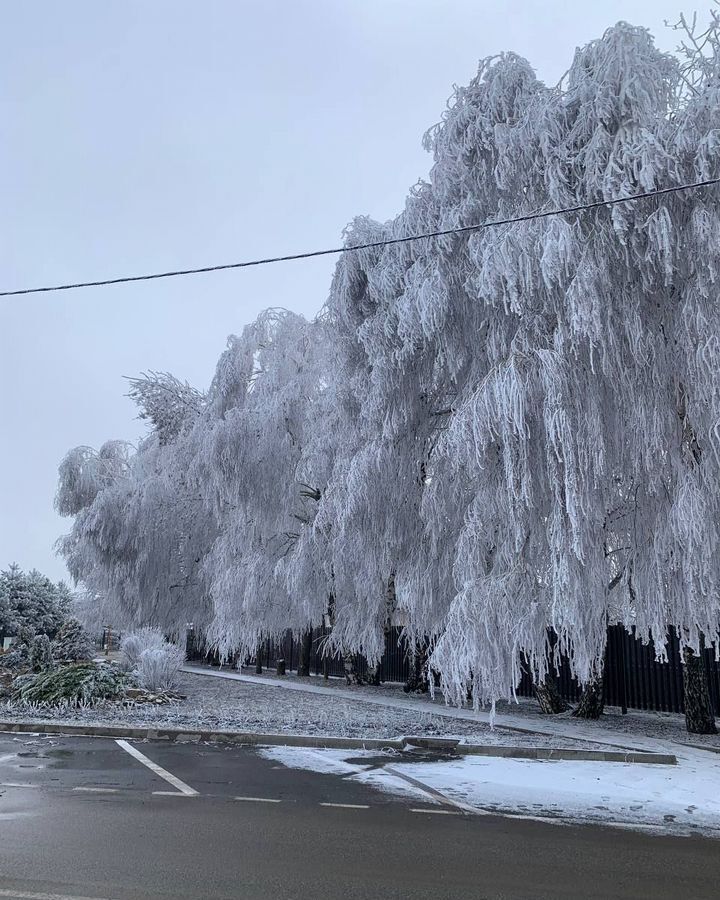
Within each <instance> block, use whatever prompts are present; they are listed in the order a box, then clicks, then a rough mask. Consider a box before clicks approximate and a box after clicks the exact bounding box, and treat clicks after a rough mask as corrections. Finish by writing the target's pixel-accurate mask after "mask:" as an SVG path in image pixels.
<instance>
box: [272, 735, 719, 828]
mask: <svg viewBox="0 0 720 900" xmlns="http://www.w3.org/2000/svg"><path fill="white" fill-rule="evenodd" d="M259 752H260V753H261V754H262V755H263V756H265V757H266V758H268V759H272V760H276V761H278V762H281V763H282V764H283V765H286V766H289V767H294V768H302V769H309V770H312V771H315V772H322V773H327V774H338V775H344V776H345V777H348V776H349V777H350V779H351V780H354V781H361V782H363V783H365V784H369V785H372V786H373V787H376V788H378V789H380V790H384V791H390V792H391V793H396V794H401V795H404V796H412V797H414V798H416V799H417V798H418V796H419V795H421V794H422V792H421V791H419V790H416V789H414V788H413V787H412V786H411V785H408V784H407V783H405V782H404V781H402V780H401V779H399V778H395V777H393V776H392V775H391V774H390V773H388V772H385V771H384V770H383V768H382V767H378V766H377V758H378V755H379V754H378V752H377V751H357V750H352V751H348V750H310V749H305V748H297V747H267V748H262V749H261V750H260V751H259ZM363 758H365V759H367V760H368V766H367V767H363V766H362V765H360V764H357V763H355V762H353V763H349V762H348V761H347V760H348V759H353V760H354V761H355V760H358V759H363ZM371 765H373V767H372V768H370V766H371ZM387 765H390V766H392V768H393V769H394V770H395V771H397V772H398V773H400V774H403V775H406V776H410V777H411V778H413V779H415V780H416V781H418V782H421V783H422V784H424V785H426V786H427V787H428V789H429V790H431V791H432V790H434V791H437V792H439V793H440V794H441V795H444V796H445V797H447V798H449V800H450V802H453V801H456V802H457V803H459V804H462V805H463V806H464V805H467V806H470V807H472V808H475V809H477V810H478V812H480V811H483V812H495V813H497V814H500V815H502V814H510V815H520V816H523V817H528V818H541V819H552V820H555V821H562V822H565V823H570V822H578V823H586V824H590V823H594V824H612V825H625V826H627V827H630V828H633V827H634V828H642V829H648V828H650V829H651V830H658V831H662V832H668V833H683V834H687V833H704V834H709V835H712V836H716V837H720V791H718V789H717V786H718V785H720V758H718V757H717V756H716V755H714V754H712V753H708V752H704V751H699V752H694V753H693V752H689V753H687V754H685V755H683V756H682V757H680V756H678V765H677V766H662V765H644V764H638V763H629V764H625V763H607V762H588V761H577V762H576V761H549V760H525V759H504V758H496V757H484V756H483V757H479V756H467V757H461V758H459V759H453V760H447V761H440V762H409V761H407V760H403V758H402V754H396V755H391V754H388V755H387ZM422 799H423V801H424V802H430V803H431V802H436V801H433V798H432V797H431V795H429V794H426V795H424V796H423V797H422Z"/></svg>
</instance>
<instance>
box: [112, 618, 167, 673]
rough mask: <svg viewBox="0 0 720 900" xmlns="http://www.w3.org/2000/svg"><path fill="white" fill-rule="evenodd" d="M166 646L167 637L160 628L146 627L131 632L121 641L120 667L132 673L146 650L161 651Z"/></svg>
mask: <svg viewBox="0 0 720 900" xmlns="http://www.w3.org/2000/svg"><path fill="white" fill-rule="evenodd" d="M166 645H167V641H166V640H165V635H164V634H163V633H162V631H161V630H160V629H159V628H150V627H145V628H138V629H137V630H136V631H129V632H128V633H127V634H126V635H124V636H123V638H122V640H121V641H120V652H121V654H122V658H121V660H120V665H121V666H122V667H123V669H125V671H127V672H131V671H133V670H134V669H136V668H137V666H138V664H139V662H140V656H141V655H142V653H144V652H145V651H146V650H153V649H157V650H159V649H161V648H162V647H164V646H166Z"/></svg>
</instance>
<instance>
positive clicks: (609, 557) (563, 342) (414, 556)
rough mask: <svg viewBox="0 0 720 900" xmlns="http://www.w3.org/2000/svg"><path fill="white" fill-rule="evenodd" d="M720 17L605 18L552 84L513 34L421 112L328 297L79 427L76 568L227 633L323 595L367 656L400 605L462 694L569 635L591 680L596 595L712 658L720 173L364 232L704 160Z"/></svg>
mask: <svg viewBox="0 0 720 900" xmlns="http://www.w3.org/2000/svg"><path fill="white" fill-rule="evenodd" d="M718 27H719V26H718V22H717V20H715V22H714V24H712V25H711V29H710V31H709V32H707V34H704V35H697V34H695V33H694V32H692V31H690V33H689V37H688V42H687V46H686V47H685V48H684V49H683V50H682V52H681V53H680V55H679V56H674V55H671V54H665V53H661V52H659V51H658V50H657V49H656V47H655V46H654V44H653V41H652V38H651V36H650V35H649V33H648V32H647V31H646V30H645V29H642V28H635V27H632V26H630V25H627V24H624V23H620V24H618V25H617V26H615V27H614V28H611V29H609V30H608V31H607V32H606V33H605V34H604V35H603V37H602V38H601V39H599V40H597V41H594V42H592V43H590V44H588V45H587V46H586V47H583V48H581V49H579V50H578V51H577V52H576V54H575V58H574V60H573V62H572V65H571V66H570V69H569V70H568V72H567V75H566V76H565V77H564V79H563V80H562V82H561V83H560V84H559V85H558V86H556V87H552V88H550V87H547V86H546V85H544V84H543V83H542V82H540V81H539V80H538V79H537V77H536V76H535V73H534V72H533V70H532V68H531V66H530V64H529V63H528V62H526V61H525V60H523V59H521V58H520V57H518V56H516V55H514V54H510V53H508V54H502V55H500V56H498V57H493V58H490V59H487V60H484V61H482V62H481V64H480V67H479V69H478V73H477V76H476V77H475V78H474V79H473V80H472V82H471V83H470V84H469V85H468V86H467V87H464V88H458V89H457V90H456V92H455V95H454V96H453V98H452V100H451V102H450V104H449V106H448V109H447V110H446V112H445V114H444V116H443V118H442V121H441V122H440V123H439V124H438V125H437V126H436V127H434V128H433V129H431V130H430V131H429V132H428V134H427V136H426V146H427V148H428V149H429V150H430V151H431V152H432V154H433V160H434V161H433V166H432V170H431V172H430V176H429V179H428V181H427V182H422V183H420V184H418V185H416V186H415V187H414V188H413V190H412V191H411V193H410V195H409V197H408V200H407V203H406V205H405V208H404V210H403V211H402V212H401V213H400V215H398V216H397V218H395V219H393V220H391V221H389V222H386V223H377V222H373V221H372V220H369V219H367V218H359V219H356V220H355V221H354V222H353V223H352V225H351V227H350V228H349V229H348V232H347V234H346V241H347V248H348V252H346V253H345V254H343V256H342V257H341V258H340V260H339V262H338V266H337V269H336V272H335V276H334V278H333V282H332V284H331V288H330V295H329V297H328V300H327V302H326V304H325V305H324V307H323V310H322V312H321V314H320V315H319V316H318V318H317V319H316V320H314V321H312V322H308V321H306V320H305V319H303V318H302V317H300V316H296V315H294V314H293V313H289V312H287V311H285V310H277V309H273V310H268V311H266V312H265V313H264V314H262V315H261V316H260V317H259V318H258V319H257V320H256V321H255V322H254V323H252V324H251V325H249V326H248V327H247V328H246V329H245V330H244V331H243V333H242V334H241V335H240V336H238V337H233V338H231V339H230V341H229V343H228V348H227V350H226V351H225V353H224V354H223V355H222V357H221V358H220V361H219V363H218V367H217V371H216V375H215V378H214V380H213V383H212V385H211V387H210V390H209V391H208V394H207V396H205V395H202V394H199V393H198V392H196V391H194V390H193V389H191V388H189V386H187V385H186V384H183V383H182V382H179V381H177V380H176V379H174V378H173V377H172V376H168V375H164V374H158V373H152V372H151V373H150V374H149V375H148V376H145V377H144V378H142V379H139V380H135V381H133V382H132V388H131V395H132V396H133V397H134V398H135V399H136V400H137V401H138V402H139V404H140V407H141V415H142V416H143V417H145V418H147V419H148V420H149V421H150V422H151V424H152V429H153V430H152V431H151V433H150V435H149V436H148V437H147V438H146V439H145V440H144V441H143V442H142V443H141V445H140V446H139V447H138V448H137V450H130V449H128V448H127V447H126V446H124V445H122V444H119V443H117V442H112V443H111V444H109V445H105V447H104V448H103V450H101V451H100V453H99V454H94V453H93V452H92V451H89V450H88V449H87V448H79V449H77V450H75V451H72V453H71V454H69V456H68V457H67V458H66V460H65V462H64V463H63V464H62V466H61V487H60V491H59V494H58V509H59V510H60V511H61V512H63V513H64V514H67V515H71V516H73V517H74V524H73V529H72V532H71V534H70V536H69V537H68V538H66V539H65V540H64V542H63V544H62V549H63V552H64V554H65V556H66V559H67V560H68V564H69V565H70V568H71V571H72V572H73V574H74V575H75V576H76V577H79V578H81V579H82V580H83V581H84V582H85V583H86V585H87V586H88V587H89V588H91V589H92V590H94V591H97V592H102V593H103V594H104V595H105V596H106V597H108V598H110V599H111V602H113V603H115V604H117V606H118V608H119V609H122V610H123V611H124V613H125V615H126V616H127V618H128V620H130V621H132V622H134V623H136V624H154V625H160V626H161V627H163V628H170V629H172V628H176V627H177V626H178V624H179V623H180V622H182V621H183V620H188V621H189V620H192V621H193V622H194V623H195V624H196V625H197V626H199V627H200V629H201V630H203V631H205V632H206V633H207V635H208V638H209V640H210V642H211V644H213V645H214V646H216V647H217V648H219V649H220V651H221V652H222V653H223V654H225V655H234V653H235V652H237V651H238V650H240V651H241V655H242V654H244V653H251V652H252V651H253V649H254V648H255V647H256V646H257V644H258V642H259V641H260V640H262V639H263V638H265V637H267V636H271V635H276V634H280V633H281V632H283V631H284V630H285V629H286V628H288V627H290V628H292V629H293V630H295V631H296V632H297V633H298V634H299V633H302V632H303V631H304V630H305V629H306V628H307V627H308V625H310V624H312V623H316V622H317V621H318V620H319V619H320V616H321V615H322V614H323V613H325V612H328V613H329V614H330V615H331V618H332V623H333V629H332V634H331V636H330V638H329V644H328V646H329V648H330V649H336V650H339V651H341V652H342V653H344V654H346V655H348V654H351V653H353V652H355V651H362V652H364V653H365V654H366V656H367V657H368V659H369V660H370V662H371V664H372V663H373V662H374V661H376V660H377V658H378V657H379V655H380V653H381V652H382V647H383V641H384V634H385V630H386V628H387V625H388V622H389V621H390V619H391V617H392V615H393V613H394V611H395V609H396V608H397V609H398V610H401V611H402V614H403V617H404V620H405V621H406V622H407V625H406V628H405V632H406V636H407V637H408V638H409V639H410V640H411V641H412V642H414V644H415V645H416V646H417V647H418V648H419V647H420V646H422V644H423V642H424V640H425V639H429V640H430V650H431V654H430V658H429V666H430V667H432V668H434V669H435V670H436V671H437V672H439V674H440V678H441V683H442V687H443V690H444V692H445V694H446V696H447V697H448V698H449V699H451V700H453V701H455V702H458V703H462V702H465V701H466V698H467V696H468V695H471V696H472V698H473V701H474V702H475V703H482V702H494V701H495V700H497V699H499V698H501V697H511V696H512V695H513V692H514V689H515V686H516V685H517V683H518V681H519V678H520V674H521V669H522V667H523V666H528V667H529V668H530V670H531V672H532V674H533V676H534V678H535V681H536V684H537V686H538V690H539V691H540V692H544V695H546V696H549V694H550V691H551V687H552V678H553V672H554V670H555V668H556V667H557V664H558V661H559V659H560V656H561V655H564V656H565V657H567V658H568V660H569V663H570V666H571V669H572V671H573V672H574V674H575V675H576V676H577V677H578V678H579V679H580V681H581V682H582V683H583V684H586V685H591V686H592V685H596V684H597V683H598V681H599V679H600V678H601V676H602V671H601V670H602V660H603V656H604V651H605V641H606V634H607V626H608V624H609V623H614V622H619V623H622V624H623V625H624V626H625V627H627V628H635V629H636V632H637V633H638V634H639V635H640V636H641V637H642V638H643V639H645V640H648V641H653V642H654V644H655V649H656V651H657V652H658V654H659V655H662V654H663V653H664V645H665V639H666V636H667V633H668V630H669V629H670V628H674V629H676V631H677V633H678V634H679V635H680V638H681V643H682V646H683V654H684V658H685V661H686V663H687V673H688V678H689V683H690V684H696V685H698V684H700V681H698V678H699V677H700V676H699V675H697V671H696V668H697V667H696V666H695V664H694V661H695V660H697V659H698V658H699V654H700V650H701V646H702V644H703V641H704V642H705V643H710V642H716V647H717V642H718V638H719V635H718V623H719V622H720V576H719V575H718V571H717V567H716V565H715V560H716V559H717V556H718V552H719V551H720V490H719V488H720V424H719V423H720V382H719V381H718V378H717V370H718V364H719V363H720V342H719V341H718V338H717V335H718V334H720V319H719V317H720V312H718V305H717V303H716V295H717V281H718V277H719V276H718V273H719V272H720V250H719V249H718V245H717V240H716V235H717V233H718V228H719V226H720V218H719V214H718V211H717V190H715V189H709V190H703V191H700V190H693V191H687V190H683V191H681V192H678V193H674V194H663V195H659V196H657V197H654V198H652V199H644V200H638V201H633V202H628V203H623V204H613V205H611V206H602V205H600V206H595V207H594V208H592V209H586V210H584V211H578V212H574V213H567V214H553V215H548V216H547V217H542V218H537V217H535V218H529V219H527V220H525V221H516V222H511V223H508V224H506V225H503V226H498V227H488V228H483V229H476V230H473V231H472V232H470V233H468V232H462V233H454V234H448V235H445V236H443V237H438V238H432V239H423V240H414V241H410V242H407V243H388V244H386V245H385V246H371V247H365V248H364V249H352V248H353V246H357V245H359V244H373V243H374V244H377V243H378V242H383V241H390V242H392V241H394V240H396V239H398V238H403V237H406V236H409V235H414V234H418V233H422V232H428V231H438V230H441V231H442V230H447V229H453V228H465V227H467V226H475V225H477V224H478V223H481V222H483V221H485V220H497V219H512V218H517V217H519V216H522V215H524V214H529V213H532V212H533V211H537V210H540V211H548V212H549V211H551V210H553V209H557V208H563V207H577V206H583V205H587V204H602V203H603V202H605V201H610V200H613V201H614V200H616V199H617V198H618V197H624V196H629V195H633V194H637V193H642V192H648V191H653V190H655V189H662V188H668V187H674V186H681V185H684V184H687V183H690V182H693V181H696V180H698V179H706V178H711V177H717V176H718V175H719V174H720V141H719V140H718V138H717V134H718V133H720V102H718V101H720V96H719V95H718V92H719V91H720V77H719V76H720V58H719V55H718V54H719V53H720V42H719V41H718V40H717V35H718ZM693 679H694V680H693ZM696 693H697V692H695V691H694V690H690V691H689V694H688V696H689V697H692V696H695V694H696ZM591 699H592V698H591V696H590V694H588V697H587V702H586V704H585V705H586V706H587V707H588V708H591V707H593V706H594V707H595V708H597V704H593V703H592V702H591ZM691 706H692V704H691ZM698 710H699V706H698V707H697V710H696V712H693V711H692V709H691V710H690V713H689V719H688V724H689V726H690V727H691V728H693V729H695V730H710V729H711V728H714V724H713V723H712V721H711V717H709V716H708V715H707V714H705V715H703V714H702V712H701V711H698Z"/></svg>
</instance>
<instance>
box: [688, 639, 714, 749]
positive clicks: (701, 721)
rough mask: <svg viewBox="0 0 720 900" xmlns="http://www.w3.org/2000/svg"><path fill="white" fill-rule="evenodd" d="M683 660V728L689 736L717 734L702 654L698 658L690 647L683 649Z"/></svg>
mask: <svg viewBox="0 0 720 900" xmlns="http://www.w3.org/2000/svg"><path fill="white" fill-rule="evenodd" d="M683 660H684V662H685V665H684V667H683V688H684V695H685V726H686V728H687V730H688V731H689V732H690V734H717V728H716V727H715V716H714V715H713V710H712V705H711V703H710V690H709V688H708V682H707V678H706V677H705V661H704V660H703V654H702V653H701V654H700V655H699V656H698V655H697V654H696V653H695V652H694V651H693V650H691V649H690V647H684V648H683Z"/></svg>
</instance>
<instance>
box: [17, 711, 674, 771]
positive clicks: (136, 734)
mask: <svg viewBox="0 0 720 900" xmlns="http://www.w3.org/2000/svg"><path fill="white" fill-rule="evenodd" d="M3 732H4V733H12V734H22V733H31V734H65V735H80V736H84V737H109V738H134V739H135V740H148V741H177V742H178V743H199V742H201V741H208V742H215V743H235V744H249V745H253V746H257V745H265V746H283V747H315V748H319V749H323V748H325V749H332V748H335V749H338V750H385V749H392V750H404V749H406V748H407V747H421V748H424V749H428V750H437V751H438V752H447V753H449V754H455V755H460V756H491V757H500V758H505V759H545V760H558V761H560V760H587V761H594V762H621V763H650V764H654V765H662V766H674V765H677V757H676V756H675V755H674V754H672V753H649V752H642V751H637V750H632V751H627V752H624V751H621V750H581V749H577V750H573V749H559V750H554V749H550V748H545V747H502V746H496V745H492V744H488V745H485V744H463V743H461V742H460V741H458V740H454V739H449V738H431V737H413V736H411V735H407V736H405V737H400V738H346V737H338V736H334V735H315V734H261V733H258V732H244V731H183V730H182V729H180V728H129V727H124V726H120V725H70V724H68V725H63V724H59V723H56V722H0V733H3Z"/></svg>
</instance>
